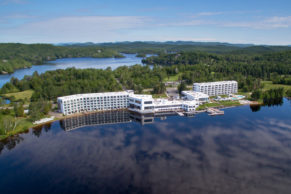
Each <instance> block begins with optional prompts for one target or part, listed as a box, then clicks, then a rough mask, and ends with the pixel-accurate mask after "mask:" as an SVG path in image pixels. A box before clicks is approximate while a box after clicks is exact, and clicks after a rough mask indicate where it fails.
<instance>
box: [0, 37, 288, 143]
mask: <svg viewBox="0 0 291 194" xmlns="http://www.w3.org/2000/svg"><path fill="white" fill-rule="evenodd" d="M290 49H291V48H289V47H268V46H266V47H265V46H259V47H254V46H252V47H247V46H246V45H229V44H223V43H193V42H166V43H153V42H134V43H105V44H98V45H96V44H88V45H86V44H85V45H82V44H80V45H71V46H53V45H48V44H32V45H25V44H0V74H1V73H11V72H13V71H14V70H15V69H18V68H26V67H30V66H31V65H32V64H36V65H40V64H42V63H43V62H44V61H48V60H55V59H58V58H64V57H122V56H121V55H120V54H119V52H124V53H138V54H137V56H139V57H144V56H145V54H149V53H154V54H158V56H152V57H149V58H146V59H144V60H143V62H144V63H146V64H148V65H152V66H141V65H134V66H130V67H127V66H123V67H119V68H117V69H116V70H114V71H112V70H111V69H110V68H108V69H106V70H99V69H75V68H69V69H66V70H56V71H48V72H46V73H43V74H41V75H39V74H38V73H34V74H33V75H32V76H26V77H24V78H23V79H22V80H18V79H16V78H12V79H11V80H10V82H9V83H6V84H5V85H4V86H3V87H2V88H1V90H0V93H1V95H2V96H3V97H5V98H9V99H10V100H11V101H12V102H13V103H12V104H11V105H10V107H9V109H8V108H7V109H1V110H0V127H1V128H0V135H1V136H0V138H3V137H7V135H11V134H15V133H17V132H19V131H23V130H26V129H27V128H29V127H31V126H32V122H33V121H35V120H39V119H41V118H43V117H45V116H46V115H47V114H48V113H49V111H50V110H51V108H52V103H53V102H56V99H57V97H59V96H65V95H71V94H77V93H93V92H109V91H119V90H121V89H122V88H126V89H133V90H135V92H136V93H142V92H143V91H147V92H148V93H150V94H152V95H153V97H154V98H161V97H166V94H165V91H166V87H165V84H164V82H166V81H181V82H180V83H181V84H180V85H179V86H178V90H179V92H181V91H183V90H186V89H188V86H187V85H191V86H189V88H191V87H192V84H193V82H204V81H220V80H237V81H238V83H239V91H240V94H242V95H245V96H247V97H248V98H251V99H253V100H258V101H264V103H265V104H267V105H269V104H272V103H281V101H280V100H278V99H281V100H282V96H283V95H284V90H285V91H286V92H285V95H286V96H291V85H290V80H291V79H290V75H291V68H290V67H291V51H290ZM263 80H268V81H263ZM281 88H284V90H283V89H281ZM251 92H253V93H252V95H251ZM0 103H1V105H2V107H3V100H2V101H0ZM25 103H29V115H25V114H24V110H23V109H24V106H27V104H25ZM24 104H25V105H24ZM237 105H239V102H238V101H221V102H215V103H207V104H204V105H201V106H200V107H199V108H198V110H201V109H205V108H207V107H221V106H237Z"/></svg>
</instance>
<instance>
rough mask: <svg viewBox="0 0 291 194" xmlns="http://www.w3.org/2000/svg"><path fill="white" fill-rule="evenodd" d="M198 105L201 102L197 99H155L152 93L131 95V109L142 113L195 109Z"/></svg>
mask: <svg viewBox="0 0 291 194" xmlns="http://www.w3.org/2000/svg"><path fill="white" fill-rule="evenodd" d="M198 106H199V102H198V101H196V100H189V101H186V100H167V99H153V98H152V95H131V96H130V97H129V110H132V111H136V112H140V113H151V112H164V111H178V110H184V111H194V110H195V109H196V108H197V107H198Z"/></svg>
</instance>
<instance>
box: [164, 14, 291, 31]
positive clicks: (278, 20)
mask: <svg viewBox="0 0 291 194" xmlns="http://www.w3.org/2000/svg"><path fill="white" fill-rule="evenodd" d="M205 14H207V13H205ZM209 14H211V13H209ZM166 25H168V26H201V25H214V26H222V27H241V28H252V29H276V28H289V27H291V16H286V17H278V16H274V17H271V18H265V19H263V20H256V21H230V20H228V21H219V20H205V19H194V20H193V19H192V20H186V21H185V20H184V21H181V22H171V23H168V24H164V26H166Z"/></svg>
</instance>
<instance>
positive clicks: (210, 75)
mask: <svg viewBox="0 0 291 194" xmlns="http://www.w3.org/2000/svg"><path fill="white" fill-rule="evenodd" d="M143 63H146V64H149V65H159V66H164V67H165V69H166V71H167V74H168V75H177V73H179V74H180V76H181V78H182V79H183V80H186V82H188V83H193V82H203V81H218V80H225V79H234V80H237V81H238V82H239V88H241V89H244V90H245V91H252V90H255V89H258V88H260V87H261V84H260V81H259V80H261V79H262V80H271V77H272V76H273V74H274V73H276V74H277V75H280V76H281V75H290V74H291V51H284V52H279V53H272V54H263V55H257V56H246V55H229V54H225V55H217V54H209V53H196V52H195V53H193V52H186V53H178V54H167V55H159V56H152V57H149V58H146V59H143ZM286 77H287V76H286ZM288 79H289V78H288ZM286 80H287V79H286Z"/></svg>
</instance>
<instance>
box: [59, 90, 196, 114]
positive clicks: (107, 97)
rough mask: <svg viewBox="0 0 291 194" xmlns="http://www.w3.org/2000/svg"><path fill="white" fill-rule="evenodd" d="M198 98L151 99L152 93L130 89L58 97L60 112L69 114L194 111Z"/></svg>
mask: <svg viewBox="0 0 291 194" xmlns="http://www.w3.org/2000/svg"><path fill="white" fill-rule="evenodd" d="M199 103H200V102H199V100H195V99H188V100H167V99H153V98H152V95H136V94H133V92H132V91H126V92H106V93H91V94H76V95H71V96H63V97H59V98H58V106H59V110H60V112H61V113H63V114H64V115H70V114H75V113H82V112H93V111H104V110H118V109H129V110H131V111H135V112H139V113H154V112H166V111H179V110H184V111H187V112H190V111H195V109H196V108H197V107H198V106H199Z"/></svg>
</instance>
